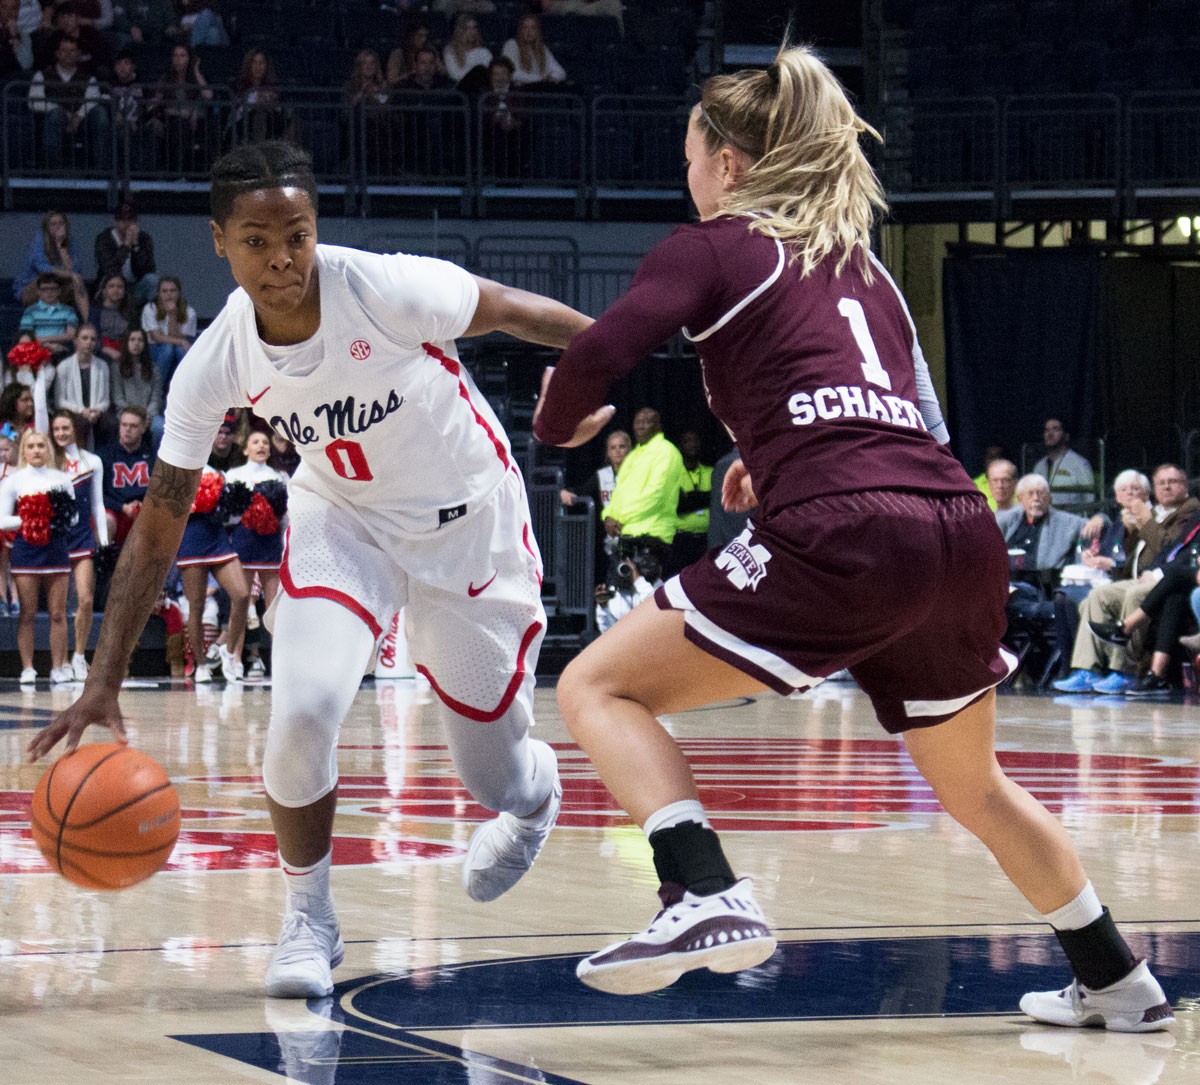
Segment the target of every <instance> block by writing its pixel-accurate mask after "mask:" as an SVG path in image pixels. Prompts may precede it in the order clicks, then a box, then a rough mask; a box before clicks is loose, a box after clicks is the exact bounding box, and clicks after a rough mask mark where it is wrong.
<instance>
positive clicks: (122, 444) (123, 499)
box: [100, 407, 154, 546]
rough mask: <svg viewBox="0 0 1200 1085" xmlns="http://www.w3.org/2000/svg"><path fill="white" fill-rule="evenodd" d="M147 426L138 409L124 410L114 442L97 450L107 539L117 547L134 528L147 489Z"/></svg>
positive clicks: (151, 456)
mask: <svg viewBox="0 0 1200 1085" xmlns="http://www.w3.org/2000/svg"><path fill="white" fill-rule="evenodd" d="M147 427H148V422H147V419H146V412H145V411H144V410H142V409H141V407H126V408H125V409H124V410H123V411H122V412H121V415H120V418H119V419H118V420H117V439H116V441H115V442H114V443H113V444H111V445H106V446H105V447H104V448H102V449H100V459H101V461H102V462H103V464H104V508H105V515H106V516H107V517H108V537H109V538H110V539H112V541H113V542H115V543H116V544H117V545H118V546H119V545H120V544H121V543H123V542H124V541H125V536H126V535H128V534H129V529H130V528H131V527H133V521H134V520H135V519H136V518H137V514H138V513H139V512H140V511H141V508H142V501H143V500H144V499H145V497H146V490H147V489H148V488H149V486H150V471H151V469H152V468H153V467H154V453H153V451H151V449H150V448H149V447H148V446H147V444H146V442H145V435H146V429H147Z"/></svg>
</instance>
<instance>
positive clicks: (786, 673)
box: [655, 491, 1015, 734]
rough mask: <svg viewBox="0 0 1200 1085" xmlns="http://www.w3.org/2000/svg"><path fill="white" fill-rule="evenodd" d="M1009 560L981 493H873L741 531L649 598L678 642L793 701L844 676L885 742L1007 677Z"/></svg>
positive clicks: (817, 502) (815, 504) (788, 512)
mask: <svg viewBox="0 0 1200 1085" xmlns="http://www.w3.org/2000/svg"><path fill="white" fill-rule="evenodd" d="M1007 598H1008V555H1007V552H1006V550H1005V546H1004V542H1003V540H1002V538H1001V536H1000V532H999V530H998V529H997V527H996V519H995V516H994V515H993V514H992V512H991V510H990V509H988V506H987V502H986V501H985V500H984V498H983V496H982V495H971V496H955V497H934V496H930V495H922V494H909V493H898V492H890V491H872V492H864V493H855V494H839V495H835V496H831V497H819V498H815V499H814V500H812V501H806V502H804V503H803V504H800V505H795V506H793V507H791V508H787V509H784V510H783V511H782V512H780V513H778V514H776V515H775V516H772V517H771V518H770V519H769V520H767V521H765V522H761V523H759V522H756V521H751V522H750V524H749V525H748V526H747V528H746V530H745V531H743V532H742V534H741V535H740V536H739V537H738V538H737V539H735V540H734V541H733V542H731V543H730V544H729V545H728V546H726V547H725V548H724V549H723V550H713V551H710V552H709V553H708V554H707V555H706V556H705V557H704V558H702V559H701V560H700V561H698V562H696V563H695V564H693V565H689V566H688V567H687V568H686V569H684V570H683V572H682V573H680V574H679V576H677V577H674V578H673V579H671V580H669V581H668V582H667V583H666V584H664V585H663V586H662V587H660V588H659V589H658V591H657V593H656V595H655V599H656V600H657V602H658V605H659V606H660V607H662V608H664V609H674V610H681V611H683V612H684V613H685V617H686V625H685V632H686V636H687V638H688V640H690V641H692V643H694V644H696V645H697V646H699V647H700V648H703V649H704V650H705V651H706V652H709V653H710V654H712V655H714V656H716V657H718V658H719V659H723V660H725V661H726V662H727V663H730V664H732V665H733V666H735V667H737V668H738V669H739V670H742V671H745V672H746V673H747V674H749V675H752V676H753V677H755V678H757V679H758V680H759V681H761V682H763V683H764V684H765V685H767V686H769V687H770V688H771V689H774V690H777V691H778V692H779V693H782V694H790V693H794V692H798V691H803V690H806V689H811V688H812V687H813V686H815V685H817V683H819V682H821V681H823V680H824V678H825V677H826V676H828V675H830V674H832V673H833V672H834V671H838V670H841V669H843V668H849V670H850V673H851V674H852V675H853V676H854V678H855V680H856V681H857V682H858V684H859V686H860V687H861V688H862V689H863V691H864V692H865V693H866V694H867V696H869V697H870V698H871V703H872V704H873V705H874V706H875V712H876V714H877V715H878V717H879V721H880V723H882V724H883V726H884V728H885V729H886V730H888V731H889V732H891V733H892V734H897V733H899V732H901V731H907V730H909V729H910V728H913V727H931V726H933V725H934V724H938V723H942V722H944V721H945V720H947V719H949V718H950V717H951V716H953V715H955V714H956V713H957V712H959V711H961V710H962V709H963V708H965V707H966V706H967V705H969V704H971V702H973V701H975V700H978V699H979V697H981V696H982V695H983V694H984V693H985V692H987V690H989V689H991V688H992V687H993V686H995V685H996V684H997V683H999V682H1001V681H1003V680H1004V678H1006V677H1007V676H1008V674H1009V673H1010V672H1011V670H1012V669H1013V667H1014V666H1015V660H1014V659H1013V657H1012V656H1011V655H1009V654H1008V653H1007V652H1003V651H1002V650H1001V648H1000V637H1001V636H1002V634H1003V633H1004V630H1005V617H1004V603H1005V600H1006V599H1007Z"/></svg>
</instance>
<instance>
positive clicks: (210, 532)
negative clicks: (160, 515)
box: [175, 467, 237, 569]
mask: <svg viewBox="0 0 1200 1085" xmlns="http://www.w3.org/2000/svg"><path fill="white" fill-rule="evenodd" d="M211 475H216V476H217V478H219V479H220V480H221V483H222V486H224V481H225V476H224V475H223V474H221V472H220V471H214V470H213V469H212V468H211V467H206V468H205V469H204V472H203V473H202V474H201V476H200V487H201V489H202V490H203V489H204V488H205V487H206V486H211V485H212V483H211V482H209V481H208V479H209V477H210V476H211ZM197 498H199V494H197ZM236 557H237V554H235V553H234V551H233V548H232V547H231V546H230V545H229V536H228V535H227V534H226V533H225V525H224V524H219V523H217V522H216V520H215V518H214V517H213V515H212V512H211V511H209V512H197V511H196V506H195V504H194V503H193V505H192V513H191V515H190V516H189V517H188V522H187V527H185V528H184V529H183V542H182V543H180V545H179V556H178V557H177V558H176V559H175V564H176V565H178V566H179V568H181V569H186V568H187V567H188V566H189V565H224V564H225V563H226V562H227V561H233V559H234V558H236Z"/></svg>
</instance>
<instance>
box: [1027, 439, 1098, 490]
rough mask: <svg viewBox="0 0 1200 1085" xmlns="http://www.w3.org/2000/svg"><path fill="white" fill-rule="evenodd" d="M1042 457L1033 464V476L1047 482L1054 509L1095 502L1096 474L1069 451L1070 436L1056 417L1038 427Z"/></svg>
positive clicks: (1080, 458) (1076, 454) (1085, 461)
mask: <svg viewBox="0 0 1200 1085" xmlns="http://www.w3.org/2000/svg"><path fill="white" fill-rule="evenodd" d="M1042 443H1043V444H1044V445H1045V446H1046V455H1044V456H1043V457H1042V458H1041V459H1040V460H1038V462H1037V463H1035V464H1034V465H1033V473H1034V474H1035V475H1041V476H1042V478H1044V479H1045V480H1046V481H1047V482H1048V483H1050V496H1051V497H1053V498H1054V504H1055V505H1056V506H1057V507H1058V508H1070V507H1071V506H1073V505H1086V504H1087V503H1088V502H1089V501H1094V500H1095V499H1096V475H1095V472H1094V471H1093V470H1092V465H1091V464H1090V463H1088V461H1087V460H1086V459H1084V458H1083V457H1082V456H1081V455H1080V454H1079V453H1078V452H1076V451H1075V450H1074V449H1073V448H1071V435H1070V434H1069V433H1068V432H1067V430H1066V427H1065V426H1064V425H1063V424H1062V422H1060V421H1059V420H1058V419H1057V418H1047V419H1046V424H1045V425H1044V426H1043V427H1042Z"/></svg>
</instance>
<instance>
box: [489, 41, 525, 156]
mask: <svg viewBox="0 0 1200 1085" xmlns="http://www.w3.org/2000/svg"><path fill="white" fill-rule="evenodd" d="M512 71H513V64H512V61H511V60H509V59H508V57H493V58H492V59H491V60H490V61H489V62H488V93H487V94H486V95H484V97H483V98H482V99H481V100H480V108H481V110H482V112H483V118H482V119H483V146H482V148H481V151H482V154H483V168H484V170H485V172H487V173H490V174H492V175H494V176H496V177H500V178H508V179H512V178H517V177H521V176H522V175H523V174H524V173H525V169H524V157H525V156H524V149H525V148H524V141H523V140H522V138H521V117H520V113H519V111H518V110H517V109H515V108H514V104H515V96H514V95H513V94H511V93H510V92H511V90H512Z"/></svg>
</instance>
